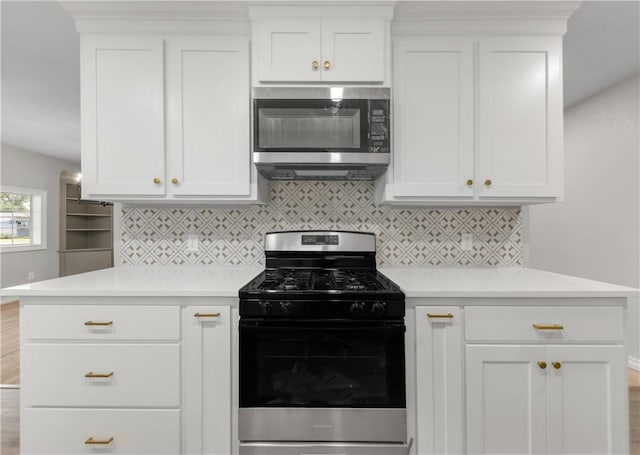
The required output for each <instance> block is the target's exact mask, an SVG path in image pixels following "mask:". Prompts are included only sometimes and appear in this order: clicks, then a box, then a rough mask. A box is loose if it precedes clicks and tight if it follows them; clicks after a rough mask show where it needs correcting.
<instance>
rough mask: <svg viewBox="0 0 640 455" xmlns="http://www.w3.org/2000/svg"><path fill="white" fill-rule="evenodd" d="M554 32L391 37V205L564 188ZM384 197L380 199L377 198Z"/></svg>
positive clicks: (548, 198) (548, 196) (504, 197)
mask: <svg viewBox="0 0 640 455" xmlns="http://www.w3.org/2000/svg"><path fill="white" fill-rule="evenodd" d="M561 45H562V41H561V39H560V38H558V37H533V38H531V37H497V38H486V39H481V40H474V39H472V38H464V37H402V38H398V39H396V40H395V41H394V46H393V51H394V54H393V55H394V65H393V93H394V98H393V108H394V109H393V126H394V130H393V138H394V140H393V141H394V142H393V144H394V147H393V158H392V159H393V166H392V168H391V172H390V173H388V175H387V176H386V179H385V178H383V179H381V181H380V182H378V187H379V199H381V200H380V202H387V203H391V204H415V203H423V204H428V203H445V204H447V203H453V204H456V203H457V204H463V203H464V204H468V203H477V204H483V205H486V204H494V203H495V204H504V203H507V204H509V203H510V204H514V203H516V204H521V203H527V202H552V201H554V200H556V198H559V197H560V196H561V195H562V163H563V160H562V151H563V148H562V140H563V135H562V85H561V84H562V77H561V65H562V61H561V57H560V55H561ZM380 196H381V197H380Z"/></svg>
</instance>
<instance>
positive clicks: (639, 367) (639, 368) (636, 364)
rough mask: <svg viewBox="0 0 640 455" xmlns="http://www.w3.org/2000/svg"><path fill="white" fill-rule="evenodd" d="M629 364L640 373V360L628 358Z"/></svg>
mask: <svg viewBox="0 0 640 455" xmlns="http://www.w3.org/2000/svg"><path fill="white" fill-rule="evenodd" d="M627 364H628V365H629V368H631V369H632V370H636V371H640V359H636V358H635V357H631V356H629V357H627Z"/></svg>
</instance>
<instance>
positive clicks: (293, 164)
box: [253, 87, 390, 180]
mask: <svg viewBox="0 0 640 455" xmlns="http://www.w3.org/2000/svg"><path fill="white" fill-rule="evenodd" d="M389 110H390V109H389V89H388V88H378V87H372V88H367V87H288V88H283V87H275V88H262V87H260V88H255V89H254V111H253V114H254V117H253V121H254V144H253V145H254V149H253V157H254V162H255V164H256V167H257V169H258V171H259V172H260V173H261V174H262V175H264V176H266V177H267V178H270V179H273V180H373V179H376V178H378V177H379V176H380V175H382V174H383V173H384V172H385V170H386V168H387V166H388V164H389V160H390V159H389V155H390V153H389V152H390V133H389V131H390V128H389V122H390V119H389Z"/></svg>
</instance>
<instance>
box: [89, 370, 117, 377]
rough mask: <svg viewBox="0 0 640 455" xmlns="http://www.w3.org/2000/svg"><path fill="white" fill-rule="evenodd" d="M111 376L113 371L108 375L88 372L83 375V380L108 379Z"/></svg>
mask: <svg viewBox="0 0 640 455" xmlns="http://www.w3.org/2000/svg"><path fill="white" fill-rule="evenodd" d="M111 376H113V371H110V372H109V373H94V372H93V371H89V372H88V373H85V375H84V377H85V378H110V377H111Z"/></svg>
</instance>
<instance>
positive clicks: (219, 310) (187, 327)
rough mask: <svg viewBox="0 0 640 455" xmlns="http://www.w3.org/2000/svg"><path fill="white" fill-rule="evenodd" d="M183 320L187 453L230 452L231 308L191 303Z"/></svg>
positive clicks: (185, 310) (223, 453)
mask: <svg viewBox="0 0 640 455" xmlns="http://www.w3.org/2000/svg"><path fill="white" fill-rule="evenodd" d="M183 311H184V313H183V324H184V332H183V333H184V350H185V351H184V359H185V373H184V375H185V377H184V403H185V410H184V419H185V429H186V431H185V434H186V436H185V453H189V454H198V453H200V454H219V455H225V454H229V453H231V311H230V308H229V307H228V306H210V307H202V306H189V307H186V308H185V309H184V310H183Z"/></svg>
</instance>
